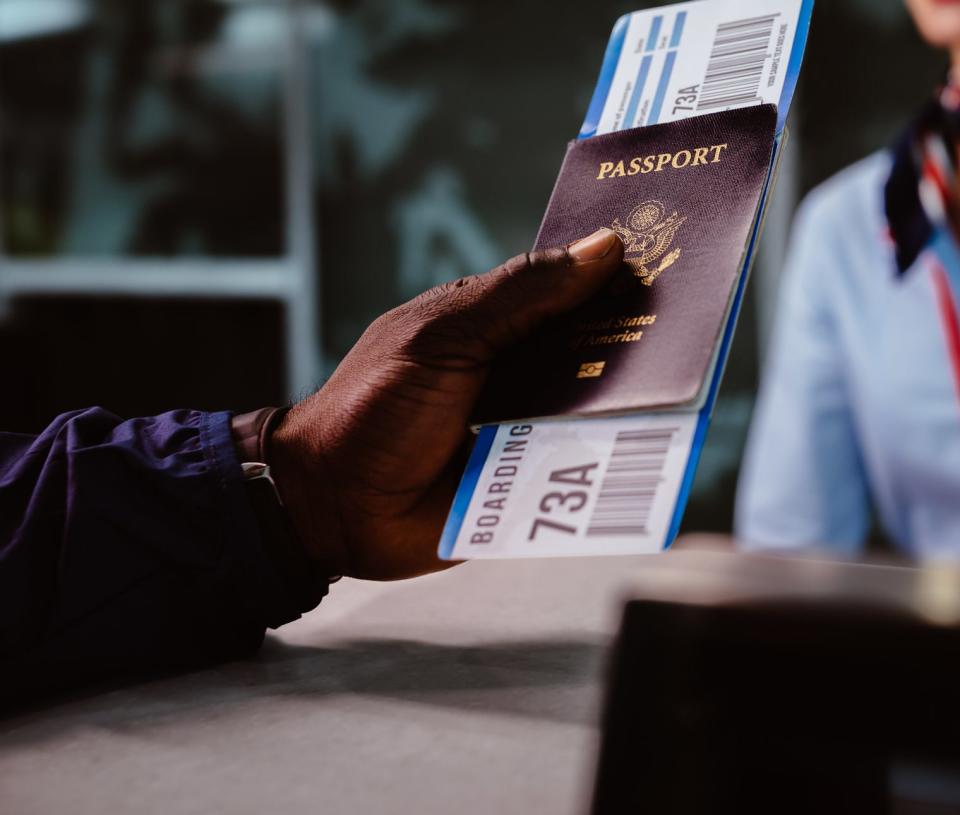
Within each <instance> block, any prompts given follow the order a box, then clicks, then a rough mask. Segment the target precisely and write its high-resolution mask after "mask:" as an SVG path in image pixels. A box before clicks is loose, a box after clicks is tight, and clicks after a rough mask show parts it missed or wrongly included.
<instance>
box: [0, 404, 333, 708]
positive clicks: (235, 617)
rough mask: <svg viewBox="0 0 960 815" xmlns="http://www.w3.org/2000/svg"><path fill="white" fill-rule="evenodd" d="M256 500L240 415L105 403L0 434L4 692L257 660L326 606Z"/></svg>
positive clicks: (0, 682)
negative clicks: (276, 638)
mask: <svg viewBox="0 0 960 815" xmlns="http://www.w3.org/2000/svg"><path fill="white" fill-rule="evenodd" d="M283 573H284V571H283V569H282V568H280V567H279V564H278V563H277V562H276V558H275V557H274V556H273V553H271V552H270V551H269V550H268V549H267V548H266V547H265V546H264V542H263V540H262V539H261V536H260V533H259V531H258V527H257V522H256V518H255V516H254V513H253V511H252V509H251V507H250V506H249V504H248V502H247V496H246V493H245V487H244V485H243V480H242V474H241V470H240V465H239V462H238V461H237V457H236V452H235V450H234V446H233V441H232V437H231V434H230V414H229V413H201V412H197V411H176V412H171V413H165V414H162V415H160V416H155V417H149V418H141V419H132V420H129V421H122V420H120V419H118V418H117V417H115V416H113V415H111V414H110V413H108V412H106V411H104V410H101V409H99V408H93V409H89V410H84V411H79V412H75V413H68V414H64V415H62V416H59V417H58V418H57V419H56V420H55V421H54V422H53V423H52V424H50V425H49V427H47V428H46V429H45V430H44V431H43V432H42V433H41V434H40V435H38V436H28V435H18V434H9V433H0V686H2V687H4V688H5V689H6V690H7V692H9V691H10V690H14V692H16V690H17V689H23V688H34V689H35V688H45V687H48V686H54V685H58V686H59V685H70V684H76V683H78V682H82V681H88V680H91V679H95V678H100V677H103V676H107V675H112V674H116V673H118V672H139V671H146V670H156V669H168V668H183V667H190V666H197V665H201V664H204V663H210V662H214V661H218V660H225V659H230V658H235V657H239V656H243V655H246V654H250V653H252V652H253V651H255V650H256V649H257V648H258V647H259V645H260V643H261V642H262V640H263V636H264V630H265V628H267V627H276V626H279V625H281V624H283V623H285V622H288V621H290V620H292V619H295V618H296V617H298V616H299V615H300V613H302V612H304V611H306V610H308V609H309V608H311V607H312V606H313V605H316V603H318V602H319V601H320V599H321V598H322V596H323V595H324V594H325V593H326V588H327V584H326V582H325V581H323V582H322V585H317V586H316V591H315V592H313V596H311V597H304V596H303V593H302V592H300V593H297V592H291V591H288V587H287V586H285V585H284V579H283V577H282V575H283Z"/></svg>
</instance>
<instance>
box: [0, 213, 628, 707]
mask: <svg viewBox="0 0 960 815" xmlns="http://www.w3.org/2000/svg"><path fill="white" fill-rule="evenodd" d="M622 259H623V245H622V244H621V242H620V239H619V238H618V237H617V236H616V235H615V233H613V232H612V231H611V230H609V229H601V230H599V231H598V232H596V233H594V234H593V235H591V236H589V237H586V238H584V239H582V240H580V241H577V242H575V243H574V244H572V245H570V246H569V247H566V248H559V249H554V250H550V251H546V252H536V253H531V254H526V255H520V256H518V257H516V258H514V259H512V260H510V261H507V262H506V263H505V264H503V265H502V266H500V267H498V268H497V269H495V270H493V271H491V272H489V273H487V274H483V275H477V276H474V277H467V278H463V279H461V280H458V281H456V282H453V283H448V284H444V285H441V286H439V287H437V288H434V289H431V290H430V291H427V292H426V293H425V294H422V295H420V296H419V297H417V298H416V299H415V300H413V301H411V302H409V303H407V304H405V305H402V306H399V307H398V308H396V309H394V310H393V311H390V312H389V313H387V314H385V315H383V316H382V317H380V318H379V319H377V320H376V321H375V322H374V323H373V324H372V325H371V326H370V327H369V328H368V329H367V331H366V332H365V333H364V334H363V336H362V337H361V338H360V339H359V341H358V342H357V343H356V345H355V346H354V347H353V349H352V350H351V351H350V353H349V354H347V356H346V357H345V358H344V360H343V362H342V363H341V364H340V366H339V367H338V368H337V370H336V371H335V372H334V374H333V376H332V377H331V378H330V379H329V381H327V382H326V384H325V385H324V386H323V387H322V388H321V389H320V390H319V391H318V392H317V393H315V394H314V395H313V396H311V397H309V398H308V399H306V400H305V401H303V402H301V403H300V404H298V405H296V406H294V407H293V408H292V409H290V410H285V409H264V410H261V411H257V412H255V413H253V414H245V415H243V416H232V415H231V414H230V413H203V412H199V411H191V410H182V411H175V412H171V413H165V414H163V415H160V416H154V417H149V418H139V419H132V420H129V421H123V420H121V419H119V418H117V417H116V416H113V415H111V414H110V413H108V412H106V411H104V410H102V409H100V408H92V409H89V410H80V411H76V412H73V413H68V414H64V415H62V416H59V417H58V418H57V419H55V420H54V421H53V422H52V423H51V424H50V425H49V426H48V427H47V428H46V429H45V430H44V431H43V432H42V433H40V434H39V435H37V436H31V435H21V434H14V433H0V687H3V688H4V689H6V690H7V691H8V693H11V692H13V693H16V692H18V691H22V690H24V689H37V688H46V687H49V686H51V685H68V684H74V683H77V682H80V681H85V680H89V679H93V678H97V677H101V676H105V675H109V674H113V673H117V672H128V671H138V670H144V669H157V668H175V667H189V666H196V665H200V664H203V663H209V662H212V661H215V660H223V659H229V658H235V657H239V656H243V655H245V654H249V653H251V652H253V651H254V650H256V648H257V647H258V646H259V645H260V643H261V641H262V639H263V636H264V631H265V629H266V628H268V627H269V628H276V627H278V626H280V625H283V624H284V623H286V622H289V621H291V620H294V619H296V618H297V617H299V616H300V615H301V614H302V613H304V612H306V611H308V610H309V609H312V608H313V607H314V606H316V605H317V604H318V603H319V602H320V600H321V598H322V597H323V596H324V595H325V594H326V592H327V589H328V585H329V583H330V582H331V581H332V579H334V578H336V577H339V576H344V575H346V576H351V577H357V578H364V579H373V580H391V579H399V578H406V577H412V576H415V575H420V574H424V573H427V572H431V571H435V570H438V569H441V568H444V567H446V566H449V565H451V564H449V563H445V562H442V561H440V560H439V559H438V557H437V545H438V542H439V539H440V534H441V531H442V529H443V525H444V521H445V519H446V516H447V511H448V509H449V507H450V504H451V501H452V499H453V495H454V493H455V491H456V488H457V485H458V482H459V478H460V474H461V472H462V469H463V466H464V464H465V463H466V457H467V455H468V453H469V449H470V446H471V442H472V437H471V434H470V431H469V429H468V422H469V417H470V415H471V412H472V409H473V405H474V402H475V400H476V398H477V396H478V394H479V392H480V389H481V387H482V386H483V383H484V379H485V377H486V373H487V368H488V365H489V363H490V362H491V360H492V359H493V358H494V356H495V355H496V354H498V353H499V352H501V351H503V350H504V349H505V348H507V347H508V346H510V345H511V344H513V343H514V342H516V341H517V340H519V339H520V338H522V337H523V336H524V335H525V334H527V333H528V332H530V331H531V330H533V329H534V328H535V327H536V326H537V325H538V324H540V323H541V322H543V321H544V320H546V319H548V318H550V317H551V316H554V315H556V314H558V313H561V312H563V311H565V310H567V309H570V308H572V307H574V306H575V305H577V304H578V303H580V302H581V301H583V300H585V299H587V298H588V297H589V296H590V295H591V294H593V293H594V292H596V291H597V290H598V289H599V288H600V287H601V286H602V285H603V284H604V283H605V282H606V281H607V280H608V279H609V278H610V276H611V275H612V274H613V273H614V272H615V271H616V270H617V269H618V268H620V267H621V261H622ZM264 465H266V466H264ZM8 698H9V696H8Z"/></svg>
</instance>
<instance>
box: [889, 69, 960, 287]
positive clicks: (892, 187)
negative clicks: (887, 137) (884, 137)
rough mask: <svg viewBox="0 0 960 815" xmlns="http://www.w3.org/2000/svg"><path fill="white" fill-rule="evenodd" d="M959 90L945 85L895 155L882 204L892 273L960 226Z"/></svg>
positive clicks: (904, 138)
mask: <svg viewBox="0 0 960 815" xmlns="http://www.w3.org/2000/svg"><path fill="white" fill-rule="evenodd" d="M958 146H960V88H957V87H956V86H954V85H947V86H945V87H943V88H941V89H940V90H939V91H938V92H937V94H936V97H935V98H934V100H932V101H931V103H930V104H929V105H928V106H927V107H926V108H925V109H924V111H923V112H922V113H921V115H920V116H919V117H918V119H917V121H916V122H915V123H914V124H913V125H912V126H911V127H910V129H909V130H908V131H907V133H906V135H905V136H904V137H903V138H902V139H901V140H900V143H899V144H898V145H897V147H896V148H895V150H894V162H893V170H892V171H891V173H890V179H889V180H888V181H887V186H886V190H885V203H886V214H887V222H888V224H889V226H890V234H891V237H892V238H893V242H894V244H895V245H896V254H897V268H898V271H899V272H900V273H901V274H902V273H903V272H905V271H906V270H907V269H909V268H910V267H911V266H912V265H913V264H914V262H915V261H916V260H917V258H918V257H919V256H920V253H921V252H922V251H923V250H924V248H925V247H926V246H927V245H928V244H929V243H930V240H931V239H932V238H933V236H934V234H935V233H936V232H937V230H938V229H940V228H942V227H946V228H950V229H954V230H955V228H956V226H957V225H958V224H960V210H958V208H957V203H956V202H957V201H958V200H960V173H958V167H957V147H958Z"/></svg>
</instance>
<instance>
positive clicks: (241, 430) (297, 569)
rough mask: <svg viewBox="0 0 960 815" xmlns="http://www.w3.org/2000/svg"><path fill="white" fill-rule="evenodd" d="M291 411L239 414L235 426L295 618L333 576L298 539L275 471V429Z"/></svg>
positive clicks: (254, 503)
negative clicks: (272, 462)
mask: <svg viewBox="0 0 960 815" xmlns="http://www.w3.org/2000/svg"><path fill="white" fill-rule="evenodd" d="M288 410H289V408H262V409H260V410H257V411H254V412H252V413H244V414H240V415H238V416H234V417H233V418H232V419H231V430H232V432H233V438H234V444H235V446H236V448H237V456H238V458H239V460H240V466H241V468H242V469H243V476H244V485H245V487H246V490H247V496H248V499H249V501H250V506H251V508H252V509H253V512H254V515H255V517H256V519H257V526H258V527H259V530H260V533H261V538H262V540H263V544H264V547H265V549H266V550H267V553H268V555H270V556H271V559H272V561H273V562H274V563H275V564H276V566H277V569H278V570H279V572H280V575H281V578H282V579H283V581H284V584H285V585H286V586H287V587H288V589H289V590H290V593H291V596H290V599H291V604H292V605H293V606H294V608H295V614H294V615H292V616H291V617H290V618H291V619H294V618H295V617H296V616H298V615H300V614H303V613H305V612H307V611H309V610H310V609H312V608H314V607H315V606H316V605H317V603H319V602H320V600H321V599H322V597H323V596H324V594H326V592H327V588H328V585H329V583H330V582H331V581H330V579H329V577H328V576H327V575H324V574H322V572H321V570H320V568H319V566H318V565H317V563H316V561H315V560H314V559H313V558H311V557H310V556H309V555H308V554H307V550H306V548H305V547H304V546H303V544H302V543H301V542H300V541H299V540H298V539H297V536H296V533H295V531H294V529H293V526H292V525H291V523H290V518H289V516H288V514H287V511H286V509H285V508H284V506H283V501H282V500H281V498H280V493H279V492H278V491H277V487H276V485H275V484H274V482H273V477H272V476H271V474H270V434H271V433H272V432H273V430H274V429H275V428H276V427H277V426H278V425H279V424H280V422H281V421H282V420H283V417H284V416H285V415H286V413H287V411H288ZM288 621H289V620H282V621H279V622H277V623H276V624H275V623H273V622H271V623H270V626H271V627H276V625H278V624H282V622H288Z"/></svg>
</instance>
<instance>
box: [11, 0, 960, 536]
mask: <svg viewBox="0 0 960 815" xmlns="http://www.w3.org/2000/svg"><path fill="white" fill-rule="evenodd" d="M642 5H643V4H642V3H638V2H637V0H634V1H633V2H612V1H608V0H592V2H590V3H562V4H558V3H545V2H542V1H541V2H536V1H535V0H514V2H512V3H509V4H507V3H491V2H481V0H361V1H360V2H338V1H337V0H330V1H329V2H319V0H290V1H289V2H285V1H284V0H274V1H272V2H267V1H266V0H0V393H2V394H3V398H2V399H0V427H2V428H3V429H4V430H21V431H31V430H38V429H39V428H41V427H42V426H43V425H45V424H46V423H47V422H48V421H49V420H50V419H51V418H52V417H53V416H55V415H56V414H57V413H59V412H61V411H63V410H68V409H72V408H79V407H85V406H89V405H93V404H99V405H103V406H105V407H107V408H108V409H111V410H113V411H114V412H116V413H118V414H120V415H125V416H133V415H138V414H152V413H157V412H160V411H163V410H167V409H170V408H175V407H192V408H204V409H227V408H229V409H236V410H245V409H251V408H255V407H260V406H262V405H265V404H276V403H281V402H283V401H284V400H286V399H288V398H291V397H296V396H297V395H299V394H303V393H306V392H307V391H308V390H309V389H310V388H311V387H314V386H315V385H317V384H319V383H320V382H322V381H323V378H324V377H325V376H326V375H328V374H329V373H330V372H331V371H332V370H333V368H334V367H335V366H336V364H337V361H338V359H339V358H340V357H342V355H343V354H344V353H345V352H346V351H347V350H348V349H349V348H350V346H351V345H352V343H353V342H354V341H355V340H356V338H357V337H358V336H359V334H360V333H361V332H362V331H363V329H364V328H365V326H366V325H367V324H368V323H369V322H370V321H371V320H372V319H373V318H374V317H376V316H377V315H378V314H380V313H381V312H383V311H385V310H387V309H389V308H391V307H392V306H394V305H396V304H397V303H399V302H401V301H403V300H406V299H408V298H410V297H412V296H413V295H415V294H417V293H419V292H420V291H422V290H424V289H426V288H428V287H430V286H433V285H435V284H436V283H439V282H441V281H444V280H449V279H452V278H455V277H459V276H462V275H465V274H471V273H475V272H481V271H484V270H486V269H488V268H489V267H491V266H493V265H495V264H496V263H498V262H499V261H501V260H502V259H504V258H506V257H508V256H510V255H513V254H516V253H517V252H520V251H523V250H525V249H527V248H529V246H530V245H531V244H532V242H533V239H534V236H535V234H536V231H537V227H538V224H539V221H540V217H541V215H542V212H543V209H544V207H545V205H546V201H547V198H548V195H549V192H550V189H551V187H552V185H553V181H554V178H555V175H556V172H557V170H558V168H559V165H560V160H561V158H562V156H563V152H564V148H565V144H566V142H567V140H568V139H570V138H572V137H573V136H575V135H576V133H577V131H578V130H579V125H580V120H581V119H582V117H583V114H584V113H585V112H586V108H587V104H588V102H589V99H590V95H591V92H592V89H593V84H594V81H595V79H596V76H597V73H598V71H599V68H600V62H601V58H602V56H603V51H604V46H605V44H606V39H607V36H608V34H609V31H610V28H611V26H612V24H613V21H614V20H615V19H616V18H617V17H618V16H619V15H620V14H622V13H624V12H627V11H632V10H635V9H636V8H639V7H641V6H642ZM646 5H649V6H653V5H661V4H660V3H656V2H653V3H647V4H646ZM945 68H946V59H945V57H943V56H941V55H939V54H936V53H934V52H932V51H930V50H929V49H927V48H926V47H925V46H924V45H923V44H922V43H921V42H920V40H919V38H918V37H917V35H916V34H915V33H914V31H913V29H912V26H911V24H910V21H909V19H908V17H907V15H906V12H905V11H904V9H903V8H902V0H821V1H820V3H819V4H818V6H817V8H816V11H815V14H814V23H813V29H812V33H811V39H810V45H809V49H808V53H807V60H806V66H805V71H804V74H803V78H802V80H801V84H800V87H799V91H798V96H797V100H796V103H795V107H794V111H793V114H792V121H791V134H792V140H791V142H790V146H789V150H788V153H787V155H786V160H785V166H784V170H783V173H782V177H781V180H780V184H779V189H778V195H777V197H776V199H775V205H774V208H773V211H772V212H771V215H770V217H769V220H768V227H767V230H766V234H765V237H764V241H763V245H762V249H761V253H760V259H759V262H758V266H757V268H756V270H755V277H754V281H753V284H752V286H751V290H750V294H749V296H748V299H747V303H746V307H745V310H744V313H743V317H742V320H741V324H740V328H739V331H738V334H737V339H736V344H735V346H734V350H733V354H732V357H731V361H730V364H729V367H728V370H727V375H726V379H725V382H724V386H723V391H722V394H721V399H720V402H719V405H718V408H717V413H716V417H715V420H714V424H713V427H712V429H711V432H710V436H709V442H708V445H707V448H706V451H705V454H704V458H703V461H702V464H701V467H700V470H699V472H698V476H697V482H696V487H695V491H694V496H693V500H692V503H691V506H690V509H689V511H688V513H687V516H686V521H685V525H686V527H687V529H688V530H694V529H696V530H714V531H727V530H729V529H730V527H731V523H732V508H733V494H734V487H735V483H736V476H737V471H738V466H739V460H740V456H741V453H742V448H743V444H744V440H745V435H746V429H747V426H748V423H749V419H750V414H751V409H752V405H753V400H754V396H755V393H756V383H757V375H758V369H759V364H760V361H761V360H762V358H763V356H764V350H765V346H766V341H767V337H768V335H769V330H770V325H771V322H772V319H773V313H774V307H775V302H776V293H777V285H778V279H779V272H780V268H781V265H782V260H783V255H784V252H785V250H786V244H787V240H788V236H789V225H790V220H791V217H792V213H793V211H794V209H795V207H796V205H797V203H798V202H799V200H800V199H801V198H802V196H803V195H804V193H805V192H806V191H808V190H809V189H810V188H811V187H812V186H814V185H816V184H818V183H819V182H821V181H823V180H824V179H826V178H827V177H829V176H830V175H832V174H833V173H835V172H836V171H838V170H839V169H841V168H842V167H843V166H845V165H846V164H849V163H850V162H852V161H854V160H856V159H858V158H860V157H862V156H865V155H867V154H868V153H870V152H872V151H874V150H877V149H880V148H882V147H884V146H886V145H888V144H889V143H890V142H891V140H892V139H894V138H895V136H896V134H897V132H898V130H899V129H900V128H901V127H903V126H904V124H905V123H906V121H907V120H908V119H909V117H910V116H911V115H912V113H913V112H914V111H915V110H916V109H917V108H918V107H919V106H920V105H921V104H922V103H923V101H924V100H925V99H926V98H927V96H928V94H929V93H930V90H931V88H932V87H933V85H934V84H935V83H936V82H937V81H938V80H939V79H940V78H941V77H942V75H943V73H944V71H945Z"/></svg>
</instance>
